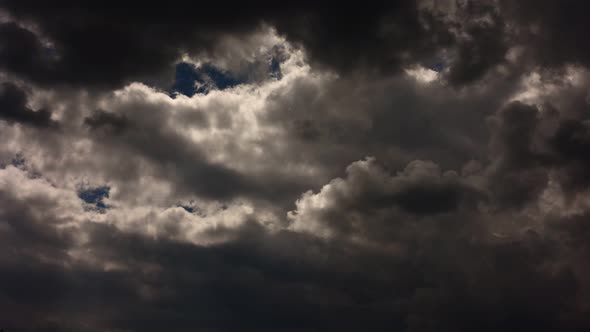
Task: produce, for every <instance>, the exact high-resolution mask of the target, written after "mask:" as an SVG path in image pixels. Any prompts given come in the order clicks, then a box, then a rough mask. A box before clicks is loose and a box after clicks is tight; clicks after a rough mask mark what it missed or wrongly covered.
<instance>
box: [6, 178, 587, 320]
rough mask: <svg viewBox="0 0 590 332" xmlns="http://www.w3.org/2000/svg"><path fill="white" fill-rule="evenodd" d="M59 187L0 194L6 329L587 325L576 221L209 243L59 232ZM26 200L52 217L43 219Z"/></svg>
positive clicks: (247, 230)
mask: <svg viewBox="0 0 590 332" xmlns="http://www.w3.org/2000/svg"><path fill="white" fill-rule="evenodd" d="M12 171H14V170H12ZM17 172H19V171H17ZM17 174H18V173H17ZM34 181H40V180H34ZM22 184H23V185H30V183H28V182H24V183H22ZM373 185H377V184H373ZM52 190H56V189H47V188H46V189H43V190H38V191H37V193H36V194H34V196H37V197H39V198H41V197H44V199H42V200H39V199H33V198H32V197H30V198H24V197H21V198H19V199H16V200H15V198H16V197H15V196H16V195H18V191H16V190H14V191H13V190H10V191H7V192H5V193H3V194H2V195H1V196H0V200H1V202H2V204H1V205H0V206H1V208H0V222H1V224H0V225H2V227H3V231H2V233H1V234H2V238H3V239H6V240H8V239H12V240H9V241H10V242H9V243H10V244H12V245H11V248H12V249H11V250H8V251H3V252H2V255H0V258H1V259H0V271H2V273H1V274H0V280H1V281H2V283H1V284H2V285H3V287H4V288H3V292H2V294H3V295H2V297H0V306H1V307H2V309H3V312H4V313H6V315H3V316H2V318H1V319H0V322H1V323H2V324H3V326H5V327H6V328H13V329H16V330H18V329H25V330H26V329H33V328H34V329H36V330H38V331H54V330H59V331H64V330H65V331H70V330H72V331H73V330H76V331H99V330H132V331H139V330H141V331H159V330H161V329H164V328H166V329H170V330H175V331H185V330H186V331H188V330H194V329H204V330H207V329H211V330H214V331H238V330H239V331H259V330H280V331H294V330H295V331H298V330H305V331H310V330H313V331H315V330H318V331H319V330H325V329H331V328H339V329H348V328H354V329H362V328H370V329H371V330H374V331H386V330H391V329H392V328H393V329H398V330H404V331H441V330H442V331H457V330H459V331H470V330H474V329H477V330H483V331H520V330H522V329H523V328H535V329H536V330H537V331H553V330H555V329H556V328H557V329H559V330H561V331H579V330H583V329H585V328H588V321H587V320H586V319H584V314H585V312H584V311H583V310H584V309H583V307H582V306H581V305H580V303H583V301H585V299H587V297H584V296H586V295H585V294H587V293H585V290H584V289H583V288H582V287H583V286H584V283H583V280H584V275H580V274H579V271H578V270H576V269H574V267H577V266H578V265H577V264H575V262H573V261H572V262H568V261H567V258H568V257H569V256H568V255H569V254H568V252H569V250H575V249H577V248H581V246H583V245H584V244H583V243H584V242H575V241H574V242H569V243H568V244H567V246H566V247H563V248H560V247H559V243H560V242H555V241H556V239H555V238H553V237H552V236H549V235H551V234H554V235H559V236H564V235H567V234H570V235H571V236H575V237H578V236H579V232H578V231H577V228H576V227H573V228H572V229H571V230H570V228H569V227H564V228H562V229H561V231H560V232H557V231H556V232H555V233H550V234H549V235H540V234H538V233H536V232H534V231H527V232H524V233H521V234H514V235H511V236H510V237H509V238H506V239H497V238H493V237H492V238H489V237H486V235H485V233H484V232H481V231H478V228H479V226H477V223H475V222H468V220H462V221H461V222H456V223H454V225H453V226H450V225H449V224H447V225H444V226H443V227H441V228H440V229H439V230H438V231H437V232H424V229H422V230H420V229H416V231H415V232H412V233H407V232H406V233H405V234H400V235H399V236H398V237H397V238H396V242H397V243H398V244H399V245H401V246H402V247H404V248H405V249H404V250H401V251H395V250H394V251H387V250H383V249H382V248H381V247H371V246H366V245H359V244H353V243H350V242H348V241H345V240H340V239H332V240H330V241H327V240H323V239H320V238H318V237H316V236H314V235H313V234H307V233H296V232H292V231H280V232H274V233H269V232H267V231H266V230H265V229H264V228H263V227H262V226H260V225H259V224H258V223H256V222H249V223H246V224H244V225H243V226H242V227H240V228H238V229H220V230H218V231H217V232H221V233H226V234H233V236H232V238H233V240H232V241H230V242H225V243H221V244H215V245H209V246H201V245H193V244H182V243H178V242H174V241H169V240H166V239H165V238H162V239H154V238H149V237H145V236H142V235H137V234H132V233H127V232H122V231H120V230H119V229H117V228H116V227H115V226H113V225H108V224H100V223H91V222H82V223H81V224H79V225H78V227H76V228H61V231H59V232H58V231H57V227H55V226H56V225H60V224H62V223H63V222H64V221H65V220H64V219H63V217H60V216H59V213H57V214H56V213H52V212H51V211H56V210H54V209H55V203H56V202H57V201H56V199H57V200H58V201H59V200H61V201H63V200H64V198H65V197H61V198H56V197H55V193H53V194H51V192H52ZM43 191H46V192H45V194H41V193H42V192H43ZM34 196H33V197H34ZM52 196H53V197H54V198H51V197H52ZM43 200H44V201H45V202H46V204H39V203H38V202H41V201H43ZM29 204H36V206H37V209H39V211H40V212H43V217H42V219H41V216H40V215H39V216H36V215H34V214H32V213H31V209H30V205H29ZM358 211H359V213H360V214H361V215H362V216H363V217H364V219H365V220H367V221H369V220H370V219H372V218H374V215H373V213H372V212H371V210H370V209H366V208H360V209H359V210H358ZM41 220H43V222H41ZM576 223H578V222H577V221H576ZM6 226H9V228H8V229H9V231H8V233H7V232H6ZM32 230H34V232H33V233H31V231H32ZM32 234H39V235H40V236H31V235H32ZM20 239H23V240H24V239H27V241H20ZM65 239H71V240H69V241H68V240H65ZM73 239H83V240H82V241H80V240H77V241H73ZM475 240H477V241H475ZM390 244H393V243H390ZM41 249H43V250H42V251H41ZM25 253H27V254H25ZM523 280H526V283H523ZM25 317H26V318H27V319H24V318H25Z"/></svg>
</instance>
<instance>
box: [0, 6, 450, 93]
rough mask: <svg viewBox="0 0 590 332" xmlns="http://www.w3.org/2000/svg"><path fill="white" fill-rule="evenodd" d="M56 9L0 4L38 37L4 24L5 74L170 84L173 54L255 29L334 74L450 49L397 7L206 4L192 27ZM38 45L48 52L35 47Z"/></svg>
mask: <svg viewBox="0 0 590 332" xmlns="http://www.w3.org/2000/svg"><path fill="white" fill-rule="evenodd" d="M62 3H63V4H62V5H55V6H45V5H39V4H36V3H35V4H34V5H33V4H32V3H28V2H26V1H25V2H21V1H7V2H5V3H4V4H3V6H4V8H6V9H7V10H8V12H9V13H10V14H11V15H13V16H14V17H16V18H17V19H19V20H23V21H25V22H28V21H32V22H34V24H35V25H36V26H38V28H39V30H40V31H41V32H42V34H43V35H42V36H41V35H38V34H35V33H33V32H31V31H30V30H28V29H26V28H24V27H20V26H17V25H16V24H14V23H8V24H4V25H3V30H5V32H4V36H3V38H1V39H2V40H4V42H5V43H8V44H14V43H13V41H15V40H21V39H22V40H24V41H25V42H24V43H20V44H19V47H18V48H11V49H10V50H7V49H8V48H7V47H6V48H3V49H4V51H3V52H2V53H0V60H1V64H2V66H3V67H4V69H5V70H8V71H10V72H13V73H15V74H18V75H22V76H24V77H26V78H27V79H31V80H33V81H35V82H38V83H42V84H43V83H44V84H50V83H53V82H55V83H67V84H90V85H95V86H96V85H98V86H102V85H107V86H113V85H114V86H116V85H119V84H123V83H127V82H129V81H131V80H150V77H151V78H154V77H157V75H168V76H170V75H171V73H172V66H173V64H174V63H175V62H177V61H178V60H179V58H180V56H181V55H182V52H188V53H191V54H198V53H200V52H208V51H210V50H212V48H213V47H214V45H215V43H216V41H217V39H219V38H221V37H223V36H224V35H227V34H233V35H238V36H240V35H242V36H243V35H244V34H245V33H247V32H249V31H253V30H254V29H257V28H258V27H259V26H260V24H261V23H262V22H267V23H269V24H271V25H273V26H275V27H276V28H277V29H278V32H279V33H280V34H283V35H285V36H286V37H287V38H288V39H289V40H291V41H292V42H294V43H300V44H301V45H303V46H304V47H305V49H306V50H307V51H308V53H309V55H310V56H311V58H312V59H314V61H317V62H318V63H319V64H322V65H325V66H327V67H328V68H332V69H336V70H337V71H341V72H344V73H346V72H351V71H355V70H356V69H358V68H360V67H369V68H375V69H377V70H386V71H397V70H399V68H400V66H401V64H403V63H406V62H411V63H412V62H416V60H415V59H412V58H413V57H426V56H431V55H432V53H433V52H435V51H437V50H438V48H439V47H440V46H446V45H450V44H451V42H452V40H453V38H452V36H451V34H450V33H449V32H448V31H447V30H448V29H447V28H446V27H445V26H444V25H443V24H442V23H441V22H439V20H438V19H437V18H436V17H434V16H433V15H431V14H429V13H428V12H426V11H423V10H421V9H420V8H419V7H418V4H417V2H414V1H407V0H398V1H393V2H390V3H388V4H381V5H379V6H375V7H370V8H369V7H367V8H359V7H358V6H351V5H342V4H341V5H340V6H339V7H338V8H337V10H336V8H326V7H323V6H318V5H316V4H312V3H311V2H302V3H298V4H292V5H284V4H281V5H278V4H277V3H274V2H267V1H262V2H259V4H258V5H253V4H248V5H245V4H239V3H236V4H234V5H233V9H232V13H231V14H230V13H228V12H227V11H226V10H223V9H222V8H219V7H218V6H217V5H213V4H209V5H211V6H212V7H211V8H209V9H208V10H207V15H201V16H200V18H199V19H198V20H195V19H194V17H193V15H192V12H193V11H192V10H189V8H185V9H183V10H177V8H175V7H173V8H161V6H157V7H152V6H151V5H145V4H144V5H143V6H133V7H130V6H120V5H119V4H117V5H116V6H109V5H106V4H105V5H101V6H96V5H87V6H84V7H80V6H79V5H78V4H75V3H71V2H68V1H64V2H62ZM65 8H67V9H65ZM23 37H24V38H23ZM43 38H46V39H47V40H49V41H50V42H51V45H52V46H51V47H49V48H48V47H45V46H43V43H42V41H41V39H43ZM154 45H157V47H154ZM138 59H141V61H138Z"/></svg>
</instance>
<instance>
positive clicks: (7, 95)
mask: <svg viewBox="0 0 590 332" xmlns="http://www.w3.org/2000/svg"><path fill="white" fill-rule="evenodd" d="M0 119H2V120H5V121H8V122H16V123H22V124H25V125H30V126H33V127H38V128H44V127H51V126H55V125H56V123H55V122H54V121H53V120H51V112H49V111H47V110H45V109H41V110H38V111H33V110H32V109H30V108H28V107H27V93H26V92H25V91H24V90H22V89H21V88H19V87H18V86H16V85H14V84H12V83H2V84H1V85H0Z"/></svg>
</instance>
